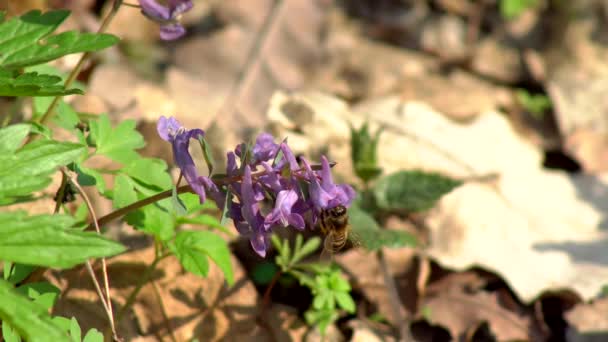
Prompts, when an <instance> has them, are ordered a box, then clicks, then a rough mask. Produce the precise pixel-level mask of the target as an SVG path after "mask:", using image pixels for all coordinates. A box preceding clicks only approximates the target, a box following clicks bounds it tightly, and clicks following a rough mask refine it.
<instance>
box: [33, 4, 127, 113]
mask: <svg viewBox="0 0 608 342" xmlns="http://www.w3.org/2000/svg"><path fill="white" fill-rule="evenodd" d="M121 4H122V0H114V3H113V4H112V9H111V10H110V12H108V14H107V15H106V17H105V18H104V19H103V21H102V23H101V26H100V27H99V29H98V30H97V33H103V32H105V31H106V30H107V28H108V26H109V25H110V22H112V19H114V16H115V15H116V13H117V12H118V9H119V8H120V5H121ZM89 56H91V52H85V53H84V54H83V55H82V56H81V57H80V60H79V61H78V63H77V64H76V66H75V67H74V69H72V72H70V74H69V75H68V78H67V79H66V80H65V83H64V84H63V86H64V88H67V87H69V86H70V85H71V84H72V82H74V80H76V77H78V74H80V70H81V69H82V67H83V65H84V62H85V61H86V60H87V59H88V58H89ZM61 97H62V96H61V95H58V96H56V97H55V98H54V99H53V102H51V104H50V105H49V108H48V109H47V110H46V112H45V113H44V115H42V117H41V118H40V119H39V120H38V123H40V124H45V123H46V122H47V121H49V120H50V119H51V118H52V117H53V115H55V108H56V107H57V105H58V104H59V100H61Z"/></svg>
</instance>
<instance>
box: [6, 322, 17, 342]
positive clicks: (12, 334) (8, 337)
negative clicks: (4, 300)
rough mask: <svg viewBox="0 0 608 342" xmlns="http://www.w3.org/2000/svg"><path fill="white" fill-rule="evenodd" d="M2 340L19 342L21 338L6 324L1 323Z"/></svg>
mask: <svg viewBox="0 0 608 342" xmlns="http://www.w3.org/2000/svg"><path fill="white" fill-rule="evenodd" d="M2 338H4V341H5V342H21V337H19V334H17V331H15V329H13V327H11V326H10V325H9V324H8V323H7V322H5V321H2Z"/></svg>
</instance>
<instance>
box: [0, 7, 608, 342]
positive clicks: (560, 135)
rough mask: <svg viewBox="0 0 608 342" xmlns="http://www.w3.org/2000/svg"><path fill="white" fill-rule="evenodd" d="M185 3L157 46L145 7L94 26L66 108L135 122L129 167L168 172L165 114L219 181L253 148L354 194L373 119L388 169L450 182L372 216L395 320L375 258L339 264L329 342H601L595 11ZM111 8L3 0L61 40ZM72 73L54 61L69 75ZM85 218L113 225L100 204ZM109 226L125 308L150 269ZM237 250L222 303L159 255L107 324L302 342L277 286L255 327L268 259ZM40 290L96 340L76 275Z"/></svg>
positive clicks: (598, 25)
mask: <svg viewBox="0 0 608 342" xmlns="http://www.w3.org/2000/svg"><path fill="white" fill-rule="evenodd" d="M126 2H130V3H133V4H136V2H137V1H136V0H129V1H126ZM193 2H194V8H193V10H191V11H189V12H187V13H186V14H185V15H184V16H183V18H181V20H182V23H183V24H184V26H185V27H186V28H187V34H186V35H185V36H184V37H182V38H181V39H179V40H176V41H171V42H165V41H161V40H160V39H159V28H158V25H157V24H156V23H154V22H152V21H150V20H148V19H147V18H146V17H144V16H143V15H142V14H141V12H140V11H139V9H137V8H132V7H122V8H121V9H120V11H119V12H118V14H117V16H116V18H115V19H114V21H113V22H112V24H111V26H110V28H109V29H108V32H109V33H113V34H115V35H117V36H119V37H120V38H121V39H122V41H121V42H120V43H119V44H118V45H117V46H115V47H113V48H111V49H107V50H104V51H103V52H101V53H98V54H95V55H94V57H93V58H92V59H90V60H89V62H88V63H87V65H86V66H85V68H84V69H83V72H82V73H81V74H80V76H79V78H78V81H80V82H82V83H83V84H85V85H86V88H87V91H86V94H85V95H83V96H76V95H74V96H70V97H68V98H67V100H68V102H70V103H71V104H72V105H73V106H74V108H75V109H76V110H77V111H78V112H80V113H89V114H99V113H108V114H109V115H110V117H111V119H112V120H113V121H114V122H120V121H122V120H125V119H135V120H136V121H137V123H138V129H139V130H140V132H141V133H142V134H143V135H144V136H145V139H146V142H147V146H146V147H145V149H144V150H143V154H145V155H146V156H154V157H161V158H164V159H165V160H166V161H167V162H168V163H169V164H170V165H171V164H172V156H171V148H170V145H169V144H166V143H165V142H163V141H162V140H161V139H160V138H159V137H158V136H157V133H156V121H157V119H158V117H159V116H160V115H165V116H175V117H176V118H178V120H180V121H181V122H182V124H184V126H185V127H189V128H195V127H196V128H202V129H204V130H205V131H206V132H207V136H208V141H210V142H211V143H212V146H213V149H214V150H213V153H214V155H215V156H216V160H218V161H219V162H220V164H221V163H224V162H225V161H224V160H223V158H224V157H225V153H226V151H228V150H230V149H234V147H235V146H236V145H237V144H238V143H240V142H241V141H243V140H247V139H251V138H252V137H255V135H256V134H257V133H259V132H261V131H268V132H271V133H272V134H273V135H274V136H275V137H277V139H283V138H284V137H288V138H289V143H290V145H291V146H292V148H293V149H294V151H295V152H297V153H300V154H302V155H305V156H307V157H309V158H310V159H312V160H319V156H320V155H322V154H327V155H328V156H330V159H331V160H334V161H336V162H337V163H338V164H337V166H336V167H334V172H335V173H336V176H335V177H336V178H337V179H338V180H339V181H342V182H348V183H351V184H355V185H357V186H362V184H361V183H360V181H359V180H358V179H357V178H356V176H355V174H354V172H353V170H352V169H353V167H352V163H351V161H350V153H351V151H350V134H351V131H350V127H351V126H354V127H360V126H361V125H362V124H363V123H365V122H367V123H368V124H369V126H370V128H371V129H372V131H374V130H377V129H379V128H382V129H383V132H382V134H381V136H380V141H379V144H378V160H379V165H380V166H381V167H382V169H383V171H384V172H386V173H389V172H394V171H397V170H423V171H429V172H438V173H440V174H442V175H445V176H449V177H452V178H455V179H459V180H462V181H463V182H464V184H463V185H462V186H460V187H459V188H457V189H456V190H454V191H453V192H451V193H450V194H449V195H447V196H445V197H444V198H443V199H442V200H441V201H440V202H439V203H438V205H437V206H435V207H434V208H432V209H430V210H428V211H425V212H423V213H418V214H395V215H389V216H388V217H385V218H384V221H383V222H384V223H385V225H386V226H388V227H390V228H391V229H397V230H404V231H408V232H410V233H411V234H413V235H415V236H416V237H417V239H418V241H419V246H418V247H417V248H398V249H386V251H385V253H386V258H387V262H388V266H389V271H390V275H391V277H393V280H394V282H395V284H396V287H397V291H398V293H399V297H400V300H401V303H400V304H401V305H400V306H399V312H395V309H394V305H393V306H391V303H390V296H389V294H388V292H389V290H388V289H387V288H386V286H387V284H386V283H385V279H384V278H383V276H382V273H381V271H380V267H381V265H379V264H378V262H377V260H376V259H373V258H370V257H369V254H366V253H365V252H364V251H361V250H360V249H358V248H348V249H347V250H345V251H343V252H341V253H340V254H338V255H336V262H338V264H339V265H341V266H342V267H343V269H344V270H345V272H346V273H347V275H348V277H349V280H350V282H351V285H352V286H353V291H354V292H353V293H354V297H355V300H356V302H357V309H358V310H357V314H353V315H347V316H345V317H343V318H342V319H340V320H338V322H337V323H336V324H335V325H334V326H332V327H331V329H330V332H329V334H330V335H329V337H328V340H331V341H339V340H353V341H383V340H384V341H390V340H394V337H393V336H394V335H393V330H394V329H395V328H396V327H397V326H398V325H399V324H400V322H407V323H408V324H411V331H412V335H413V336H414V339H415V340H421V341H444V340H446V341H447V340H467V341H495V340H498V341H505V340H532V341H606V340H608V300H606V299H605V298H604V297H603V292H602V288H603V286H604V285H605V284H608V240H607V232H606V228H607V227H608V223H607V221H606V219H607V215H608V188H607V186H608V183H607V181H608V180H607V179H606V175H607V174H606V171H608V96H606V95H607V94H608V77H607V76H608V63H607V61H608V34H607V33H608V1H603V0H579V1H559V0H376V1H374V0H344V1H337V0H336V1H331V0H276V1H271V0H248V1H237V0H226V1H219V0H217V1H216V0H194V1H193ZM110 6H111V1H101V0H97V1H96V0H78V1H76V0H0V9H2V10H5V11H7V15H8V16H9V17H10V16H15V15H20V14H23V13H25V12H27V11H29V10H32V9H41V10H48V9H57V8H67V9H69V10H71V11H72V15H71V16H70V17H69V18H68V19H67V20H66V22H65V23H64V24H63V25H62V26H61V27H60V29H59V30H60V31H63V30H80V31H96V30H97V29H98V28H99V25H100V21H101V19H100V18H102V17H103V15H104V14H105V13H107V11H108V9H109V7H110ZM0 53H1V51H0ZM78 58H79V56H78V55H70V56H67V57H65V58H62V59H61V60H59V61H57V62H54V63H53V66H55V67H56V68H59V69H60V70H63V71H66V72H68V71H70V70H71V69H72V68H73V67H74V65H75V64H76V63H77V61H78ZM5 113H10V116H5V119H2V120H3V121H4V120H9V121H11V122H17V121H22V120H26V119H27V118H28V117H31V113H32V108H31V105H30V104H29V103H21V102H19V103H16V102H15V101H14V100H12V99H8V98H0V117H2V116H4V114H5ZM200 157H201V156H199V158H200ZM98 167H99V165H98ZM220 168H222V167H221V166H220ZM95 206H96V207H97V210H98V211H99V212H103V213H107V212H109V211H110V210H111V205H110V204H109V203H105V202H103V201H101V200H99V201H96V203H95ZM45 208H46V207H45V206H44V205H41V206H40V208H28V209H29V210H30V211H32V212H36V210H40V211H44V210H46V209H45ZM125 227H126V226H125ZM125 227H122V228H121V227H116V228H115V230H113V231H112V232H113V234H115V236H116V237H117V238H119V239H121V241H128V244H129V245H130V247H132V248H133V250H134V252H132V253H128V254H125V255H122V256H120V257H118V258H114V259H112V261H111V262H110V276H111V279H112V287H113V291H114V293H113V296H114V297H116V298H121V296H123V297H124V296H125V295H126V294H128V293H129V292H130V290H131V289H132V286H133V283H134V277H136V276H137V275H138V274H140V272H141V271H142V269H143V268H144V266H145V264H146V263H149V261H150V260H152V253H153V249H152V247H151V244H150V241H143V240H141V239H140V240H141V241H140V240H138V239H137V238H136V237H137V234H135V233H133V232H132V231H131V232H129V231H128V229H127V228H125ZM231 228H232V227H231ZM233 239H234V243H233V245H232V247H233V250H234V252H235V253H234V254H235V257H234V260H233V264H234V265H235V270H236V271H235V275H236V279H237V283H236V285H235V286H234V287H233V288H232V289H226V288H224V287H223V286H224V285H223V277H222V275H221V273H220V272H219V271H218V270H217V269H213V268H212V271H211V273H210V275H209V277H208V278H207V279H200V278H197V277H196V276H193V275H191V274H186V273H183V271H182V270H181V268H180V266H179V264H178V263H177V261H170V260H167V261H166V262H163V264H161V265H162V270H163V272H160V273H159V274H158V275H157V276H156V277H155V280H154V282H153V284H152V285H147V286H146V287H145V288H144V289H143V290H142V295H141V296H140V299H138V301H137V302H136V304H135V305H134V307H133V309H134V310H133V311H134V315H133V316H132V317H129V319H125V320H124V321H123V322H122V323H121V324H122V325H123V326H122V327H121V328H120V329H121V331H124V332H125V333H124V334H123V335H124V336H126V337H127V339H128V340H133V341H156V340H168V339H170V338H171V336H173V338H176V339H177V340H180V341H181V340H189V339H190V338H192V337H195V338H198V340H199V341H211V340H214V341H216V340H218V341H219V340H228V341H233V340H234V341H237V340H238V341H241V340H268V341H290V340H291V341H300V340H303V339H307V340H314V339H315V338H317V339H318V338H319V337H318V336H316V337H315V336H314V334H310V333H309V329H308V328H307V327H306V325H305V324H304V323H303V319H302V312H303V311H304V310H305V309H306V308H307V307H308V306H309V305H310V298H311V297H310V294H309V293H307V292H306V291H307V290H306V289H304V288H302V287H301V286H298V285H297V284H294V283H293V281H292V282H291V283H290V282H289V280H285V281H284V282H282V283H280V284H279V286H278V287H277V288H275V289H274V290H273V291H272V298H271V302H272V305H271V307H270V309H269V312H265V313H264V315H260V314H259V310H260V309H259V303H260V301H261V296H262V295H263V293H264V290H265V289H266V286H267V282H266V283H265V282H264V281H262V280H259V279H257V278H256V276H255V274H256V270H259V267H264V265H266V264H265V263H268V262H269V260H270V262H271V261H272V258H268V259H267V260H266V261H265V260H263V259H260V258H259V257H257V256H256V255H255V254H254V253H253V252H252V251H251V250H250V249H249V248H248V247H249V246H248V242H247V241H244V242H243V241H241V240H239V239H236V238H233ZM260 265H262V266H260ZM50 277H51V278H53V277H55V280H56V281H57V282H58V283H60V284H62V289H63V290H64V291H65V292H64V295H63V297H62V298H61V299H60V300H59V303H58V304H57V305H56V307H55V308H54V310H56V313H57V314H62V315H64V316H68V317H69V316H71V315H78V317H79V321H80V322H81V325H82V326H83V329H88V328H87V327H97V328H98V329H102V328H103V326H104V324H105V319H104V314H103V311H102V309H101V307H100V306H99V304H98V303H96V297H95V294H94V292H93V291H92V290H91V288H90V285H89V283H88V280H87V279H85V278H84V276H83V273H82V270H80V269H78V270H76V269H75V270H73V271H66V272H54V273H53V274H51V275H50ZM156 296H160V297H162V298H163V302H164V306H162V307H159V305H158V304H157V301H156V299H154V298H155V297H156ZM117 300H119V301H120V299H117ZM167 322H169V323H167Z"/></svg>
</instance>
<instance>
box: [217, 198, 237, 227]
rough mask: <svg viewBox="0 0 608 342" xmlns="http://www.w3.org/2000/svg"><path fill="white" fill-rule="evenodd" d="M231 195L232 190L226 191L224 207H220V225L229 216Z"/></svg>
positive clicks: (226, 220) (224, 223)
mask: <svg viewBox="0 0 608 342" xmlns="http://www.w3.org/2000/svg"><path fill="white" fill-rule="evenodd" d="M233 196H234V194H233V193H232V191H228V192H227V193H226V201H225V202H224V207H223V208H222V218H221V219H220V224H221V225H222V226H225V225H226V223H228V219H229V218H230V203H232V198H233Z"/></svg>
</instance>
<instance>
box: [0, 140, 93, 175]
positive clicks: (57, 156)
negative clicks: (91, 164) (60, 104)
mask: <svg viewBox="0 0 608 342" xmlns="http://www.w3.org/2000/svg"><path fill="white" fill-rule="evenodd" d="M84 151H85V147H84V146H83V145H80V144H74V143H68V142H58V141H54V140H36V141H34V142H31V143H29V144H27V145H25V146H24V147H23V148H21V149H20V150H19V151H17V153H16V154H15V155H14V156H10V155H9V156H8V158H7V157H4V156H0V161H1V163H0V177H1V176H4V175H8V174H21V175H28V176H33V175H41V174H47V173H49V172H52V171H55V169H56V168H57V167H58V166H61V165H66V164H68V163H71V162H73V161H74V160H76V158H78V157H79V156H80V155H81V154H82V153H83V152H84Z"/></svg>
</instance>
